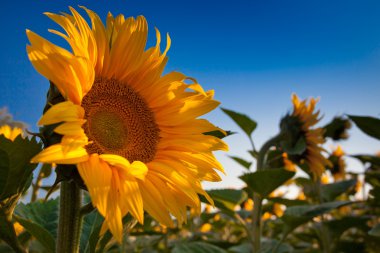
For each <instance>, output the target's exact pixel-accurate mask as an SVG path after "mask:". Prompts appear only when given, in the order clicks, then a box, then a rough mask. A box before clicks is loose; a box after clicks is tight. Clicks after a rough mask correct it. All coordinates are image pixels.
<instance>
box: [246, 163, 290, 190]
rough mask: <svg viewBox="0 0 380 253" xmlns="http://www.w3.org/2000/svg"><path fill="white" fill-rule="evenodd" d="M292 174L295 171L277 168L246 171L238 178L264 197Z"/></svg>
mask: <svg viewBox="0 0 380 253" xmlns="http://www.w3.org/2000/svg"><path fill="white" fill-rule="evenodd" d="M294 175H295V172H293V171H288V170H285V169H282V168H279V169H267V170H261V171H256V172H253V173H247V174H244V175H242V176H240V177H239V178H240V179H241V180H243V181H244V182H245V183H246V184H247V186H248V187H249V188H251V189H252V190H253V191H254V192H257V193H259V194H260V195H261V196H262V197H266V196H268V195H269V194H270V193H271V192H273V191H274V190H276V189H277V188H278V187H279V186H281V185H282V184H283V183H285V182H286V181H288V180H289V179H291V178H292V177H293V176H294Z"/></svg>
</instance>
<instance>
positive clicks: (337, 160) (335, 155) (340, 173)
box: [329, 145, 346, 180]
mask: <svg viewBox="0 0 380 253" xmlns="http://www.w3.org/2000/svg"><path fill="white" fill-rule="evenodd" d="M343 157H344V151H343V149H342V147H341V146H340V145H338V146H337V148H336V149H335V150H334V151H333V152H332V154H331V155H330V157H329V160H330V162H331V164H332V166H331V167H329V170H330V171H331V174H332V175H333V177H334V179H335V180H339V179H344V177H345V171H346V162H345V161H344V158H343Z"/></svg>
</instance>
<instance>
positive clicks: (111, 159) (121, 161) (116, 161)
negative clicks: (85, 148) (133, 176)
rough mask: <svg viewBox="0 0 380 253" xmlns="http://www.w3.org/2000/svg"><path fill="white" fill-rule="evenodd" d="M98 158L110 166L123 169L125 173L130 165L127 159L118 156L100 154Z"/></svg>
mask: <svg viewBox="0 0 380 253" xmlns="http://www.w3.org/2000/svg"><path fill="white" fill-rule="evenodd" d="M99 158H100V159H102V160H103V161H105V162H107V163H109V164H110V165H113V166H117V167H120V168H123V169H125V170H126V171H128V170H129V167H130V166H131V164H130V163H129V161H128V160H127V159H125V158H124V157H122V156H119V155H112V154H101V155H99Z"/></svg>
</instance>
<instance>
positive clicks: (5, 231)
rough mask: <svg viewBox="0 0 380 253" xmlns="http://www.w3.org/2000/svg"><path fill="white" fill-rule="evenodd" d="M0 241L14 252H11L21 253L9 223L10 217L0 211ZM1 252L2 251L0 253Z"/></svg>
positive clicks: (13, 230)
mask: <svg viewBox="0 0 380 253" xmlns="http://www.w3.org/2000/svg"><path fill="white" fill-rule="evenodd" d="M0 239H1V240H3V241H4V242H6V243H7V244H8V245H9V246H10V247H12V248H13V249H14V250H15V251H11V252H22V251H20V249H21V245H20V243H19V241H18V240H17V236H16V232H15V229H14V226H13V223H12V221H11V217H10V215H7V214H5V213H3V212H2V211H1V210H0ZM0 252H3V251H0Z"/></svg>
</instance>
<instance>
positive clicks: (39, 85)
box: [0, 0, 380, 187]
mask: <svg viewBox="0 0 380 253" xmlns="http://www.w3.org/2000/svg"><path fill="white" fill-rule="evenodd" d="M69 5H71V6H74V7H76V6H78V5H84V6H86V7H88V8H90V9H92V10H94V11H96V12H98V13H99V16H100V17H102V18H103V19H104V18H105V17H106V14H107V12H108V11H111V12H112V13H113V14H119V13H123V14H124V15H126V16H136V15H144V16H145V17H146V18H147V20H148V23H149V28H150V35H151V36H150V41H149V44H153V43H154V32H153V31H154V29H153V28H154V27H157V28H159V29H160V31H161V32H162V33H163V34H164V33H166V32H168V33H169V34H170V36H171V38H172V47H171V49H170V51H169V63H168V68H167V71H170V70H178V71H181V72H184V73H185V74H187V75H189V76H192V77H195V78H197V79H198V81H199V82H200V83H201V84H202V85H204V86H205V87H206V88H207V89H215V90H216V98H217V99H218V100H220V101H221V102H222V106H223V107H226V108H229V109H233V110H236V111H241V112H244V113H246V114H248V115H250V116H251V117H252V118H254V119H256V120H257V121H258V123H259V127H258V129H257V131H256V132H255V134H254V137H255V140H256V142H257V144H258V145H260V144H261V143H263V141H265V139H267V138H269V137H270V136H272V135H274V134H275V133H276V131H277V128H278V122H279V119H280V117H281V116H283V115H284V114H285V113H286V112H287V111H288V110H289V109H290V108H291V103H290V95H291V93H292V92H296V93H297V94H298V95H299V96H300V97H302V98H305V97H309V96H314V97H320V98H321V101H320V103H319V108H320V109H321V111H322V114H323V115H324V119H323V122H322V123H326V122H327V121H328V120H330V119H331V118H332V117H333V116H335V115H339V114H343V113H351V114H358V115H372V116H379V112H380V1H352V0H351V1H350V0H346V1H304V0H301V1H295V0H294V1H290V0H289V1H270V0H269V1H242V0H235V1H207V0H202V1H198V0H191V1H187V0H186V1H157V0H156V1H153V0H152V1H151V0H144V1H141V0H134V1H132V0H128V1H123V0H92V1H46V0H33V1H30V0H29V1H16V0H14V1H4V2H3V3H2V13H1V16H0V22H1V28H0V29H1V34H2V36H1V37H2V38H1V40H0V47H1V49H2V51H1V57H0V66H1V68H0V85H1V92H0V107H3V106H7V107H8V108H9V111H10V112H11V113H12V114H13V115H14V118H15V119H16V120H22V121H25V122H27V123H28V124H29V125H30V126H31V128H32V129H33V130H36V125H35V122H36V121H37V120H38V118H39V117H40V113H41V111H42V108H43V105H44V103H45V94H46V91H47V88H48V81H47V80H45V79H44V78H43V77H42V76H40V75H39V74H38V73H37V72H36V71H35V70H34V69H33V67H32V65H31V64H30V63H29V61H28V58H27V55H26V52H25V46H26V43H27V39H26V35H25V29H26V28H28V29H31V30H33V31H35V32H37V33H39V34H41V35H43V36H44V37H47V38H48V39H50V40H52V41H53V42H56V43H58V44H61V45H64V43H62V41H61V40H60V39H58V38H57V36H55V35H51V34H49V33H48V32H47V29H48V28H58V26H57V25H55V24H54V23H53V22H52V21H51V20H50V19H48V18H47V17H46V16H44V15H43V14H42V13H43V12H45V11H50V12H59V11H68V8H67V6H69ZM209 118H210V119H211V120H212V121H213V122H215V123H217V124H218V125H220V126H221V127H223V128H225V129H231V130H234V131H237V130H238V129H237V128H236V126H235V125H234V124H233V123H232V122H231V121H230V120H229V119H228V118H227V117H226V116H225V115H223V114H222V113H221V112H220V111H219V110H218V111H216V112H214V113H212V114H211V115H210V116H209ZM351 133H352V136H353V138H352V139H351V140H350V141H348V142H343V143H342V144H343V146H344V147H345V148H346V150H347V151H348V152H350V153H359V152H367V151H368V152H374V151H376V150H379V149H380V145H379V143H378V142H376V141H373V140H371V139H370V138H367V137H365V136H364V135H363V134H361V133H359V132H358V131H357V130H355V129H353V130H352V131H351ZM226 140H227V142H228V143H229V144H230V148H231V154H235V155H240V156H243V157H248V156H247V155H246V154H245V153H244V152H245V150H246V149H248V148H249V145H248V141H246V140H245V139H244V137H243V136H242V135H236V136H232V137H229V139H226ZM327 148H329V146H327ZM220 157H221V160H222V162H223V163H224V164H225V166H226V170H227V173H228V174H229V176H228V177H226V180H225V183H223V184H222V185H228V186H233V185H239V184H240V182H239V181H238V180H236V179H235V178H236V176H237V175H239V174H241V172H242V170H241V169H240V168H239V167H238V166H235V164H234V163H233V162H230V161H229V160H228V159H227V158H226V157H225V156H224V155H220ZM352 164H353V165H352V166H357V164H355V163H354V162H353V163H352ZM353 169H355V168H353ZM214 186H215V187H217V185H215V184H213V185H212V186H211V187H214Z"/></svg>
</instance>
